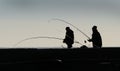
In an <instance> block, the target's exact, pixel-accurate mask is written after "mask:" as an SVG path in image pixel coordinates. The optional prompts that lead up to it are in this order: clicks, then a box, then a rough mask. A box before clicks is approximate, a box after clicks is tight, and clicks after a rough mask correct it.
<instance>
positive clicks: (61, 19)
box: [49, 18, 90, 39]
mask: <svg viewBox="0 0 120 71" xmlns="http://www.w3.org/2000/svg"><path fill="white" fill-rule="evenodd" d="M51 20H58V21H61V22H64V23H66V24H69V25H71V26H72V27H74V28H76V29H77V30H78V31H79V32H81V33H82V34H83V35H84V36H86V37H87V38H88V39H90V37H89V36H87V35H86V34H85V33H84V32H82V31H81V30H80V29H78V28H77V27H76V26H74V25H72V24H71V23H69V22H67V21H65V20H62V19H57V18H54V19H51ZM49 22H50V21H49Z"/></svg>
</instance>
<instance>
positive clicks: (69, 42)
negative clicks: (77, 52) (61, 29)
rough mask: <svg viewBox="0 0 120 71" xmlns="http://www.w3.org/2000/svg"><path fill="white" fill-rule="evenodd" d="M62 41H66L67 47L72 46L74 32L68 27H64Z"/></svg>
mask: <svg viewBox="0 0 120 71" xmlns="http://www.w3.org/2000/svg"><path fill="white" fill-rule="evenodd" d="M63 43H66V44H67V47H68V48H72V44H73V43H74V32H73V31H72V30H71V29H70V27H66V35H65V39H64V40H63Z"/></svg>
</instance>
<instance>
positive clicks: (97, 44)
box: [88, 26, 102, 48]
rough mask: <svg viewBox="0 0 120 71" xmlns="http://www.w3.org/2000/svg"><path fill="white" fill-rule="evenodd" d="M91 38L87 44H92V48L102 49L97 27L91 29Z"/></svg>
mask: <svg viewBox="0 0 120 71" xmlns="http://www.w3.org/2000/svg"><path fill="white" fill-rule="evenodd" d="M92 32H93V33H92V38H91V39H89V40H88V41H89V42H92V45H93V48H101V47H102V38H101V35H100V33H99V32H98V30H97V26H93V27H92Z"/></svg>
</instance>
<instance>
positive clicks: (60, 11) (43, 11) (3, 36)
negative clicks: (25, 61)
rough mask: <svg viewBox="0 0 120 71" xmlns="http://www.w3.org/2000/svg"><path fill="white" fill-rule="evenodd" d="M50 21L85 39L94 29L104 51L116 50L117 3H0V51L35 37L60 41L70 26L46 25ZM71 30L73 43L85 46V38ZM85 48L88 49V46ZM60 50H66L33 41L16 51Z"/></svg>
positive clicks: (48, 41)
mask: <svg viewBox="0 0 120 71" xmlns="http://www.w3.org/2000/svg"><path fill="white" fill-rule="evenodd" d="M53 18H59V19H63V20H65V21H67V22H70V23H72V24H73V25H75V26H77V27H78V28H79V29H80V30H82V31H83V32H84V33H86V34H87V35H88V36H89V37H91V34H92V30H91V28H92V26H93V25H96V26H98V31H99V32H100V33H101V36H102V39H103V46H104V47H109V46H111V47H112V46H117V47H119V46H120V44H119V43H120V32H119V31H120V0H0V47H1V48H2V47H13V45H14V44H16V43H17V42H19V41H21V40H23V39H25V38H29V37H35V36H52V37H59V38H64V36H65V27H66V26H70V25H67V24H65V23H63V22H60V21H51V22H48V21H50V20H51V19H53ZM70 27H71V26H70ZM71 29H72V30H73V31H74V33H75V40H77V41H79V42H81V43H82V44H85V43H84V40H87V38H86V37H85V36H84V35H83V34H81V33H79V31H77V30H76V29H75V28H73V27H71ZM85 45H87V46H89V47H91V43H89V42H88V43H86V44H85ZM61 46H63V47H66V45H65V44H63V43H62V41H60V40H51V39H34V40H28V41H25V42H23V43H21V44H19V45H18V46H17V47H61ZM73 46H74V47H80V46H81V45H79V44H74V45H73ZM17 47H16V48H17Z"/></svg>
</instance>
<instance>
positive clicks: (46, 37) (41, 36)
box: [14, 36, 83, 46]
mask: <svg viewBox="0 0 120 71" xmlns="http://www.w3.org/2000/svg"><path fill="white" fill-rule="evenodd" d="M38 38H48V39H58V40H64V39H63V38H57V37H48V36H38V37H30V38H26V39H23V40H21V41H19V42H18V43H16V44H15V45H14V46H17V45H18V44H20V43H22V42H24V41H27V40H30V39H38ZM74 42H75V43H78V44H80V45H83V44H81V43H80V42H78V41H74Z"/></svg>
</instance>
